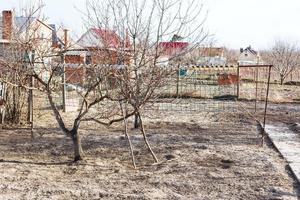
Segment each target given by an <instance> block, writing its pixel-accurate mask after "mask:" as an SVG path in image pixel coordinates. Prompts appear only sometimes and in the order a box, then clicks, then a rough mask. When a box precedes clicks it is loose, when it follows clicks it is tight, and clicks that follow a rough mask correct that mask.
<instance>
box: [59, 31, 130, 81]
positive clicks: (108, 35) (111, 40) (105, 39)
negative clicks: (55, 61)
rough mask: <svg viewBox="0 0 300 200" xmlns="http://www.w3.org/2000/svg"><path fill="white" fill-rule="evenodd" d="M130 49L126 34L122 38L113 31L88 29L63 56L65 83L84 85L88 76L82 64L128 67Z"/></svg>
mask: <svg viewBox="0 0 300 200" xmlns="http://www.w3.org/2000/svg"><path fill="white" fill-rule="evenodd" d="M130 48H131V46H130V42H129V38H128V34H127V33H126V35H125V37H123V38H122V37H121V36H119V35H118V34H117V32H116V31H113V30H108V29H103V28H90V29H89V30H88V31H87V32H86V33H84V34H83V35H82V36H81V37H80V38H79V40H78V41H77V42H76V45H75V46H73V48H72V49H68V51H67V52H66V54H65V63H66V80H67V82H68V83H72V84H83V83H84V81H85V78H86V77H88V76H89V75H88V74H87V70H86V69H85V68H84V67H82V65H83V64H86V65H90V64H97V65H98V64H100V65H110V66H121V65H129V63H130Z"/></svg>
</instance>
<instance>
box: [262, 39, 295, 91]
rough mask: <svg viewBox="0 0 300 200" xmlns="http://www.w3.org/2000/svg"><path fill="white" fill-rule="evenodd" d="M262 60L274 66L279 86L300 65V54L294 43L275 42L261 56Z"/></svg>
mask: <svg viewBox="0 0 300 200" xmlns="http://www.w3.org/2000/svg"><path fill="white" fill-rule="evenodd" d="M262 56H263V60H264V61H265V62H267V63H270V64H273V65H274V70H275V71H276V72H277V73H278V75H279V77H280V84H281V85H282V84H283V83H284V80H285V79H286V78H287V77H288V76H289V75H290V74H292V73H293V72H294V71H295V70H296V69H297V68H299V65H300V52H299V48H298V46H297V45H296V44H295V43H292V42H288V41H283V40H276V41H275V42H274V44H273V47H272V48H271V49H270V50H269V51H266V52H264V53H263V54H262Z"/></svg>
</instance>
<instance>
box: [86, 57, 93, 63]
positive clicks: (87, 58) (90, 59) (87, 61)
mask: <svg viewBox="0 0 300 200" xmlns="http://www.w3.org/2000/svg"><path fill="white" fill-rule="evenodd" d="M85 64H87V65H89V64H92V56H86V58H85Z"/></svg>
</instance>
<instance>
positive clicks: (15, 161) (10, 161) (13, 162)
mask: <svg viewBox="0 0 300 200" xmlns="http://www.w3.org/2000/svg"><path fill="white" fill-rule="evenodd" d="M0 163H12V164H31V165H40V166H51V165H53V166H55V165H72V164H74V161H73V160H72V161H62V162H34V161H19V160H4V159H0Z"/></svg>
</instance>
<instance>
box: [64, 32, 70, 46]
mask: <svg viewBox="0 0 300 200" xmlns="http://www.w3.org/2000/svg"><path fill="white" fill-rule="evenodd" d="M64 39H65V49H67V47H68V45H69V38H68V29H64Z"/></svg>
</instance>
